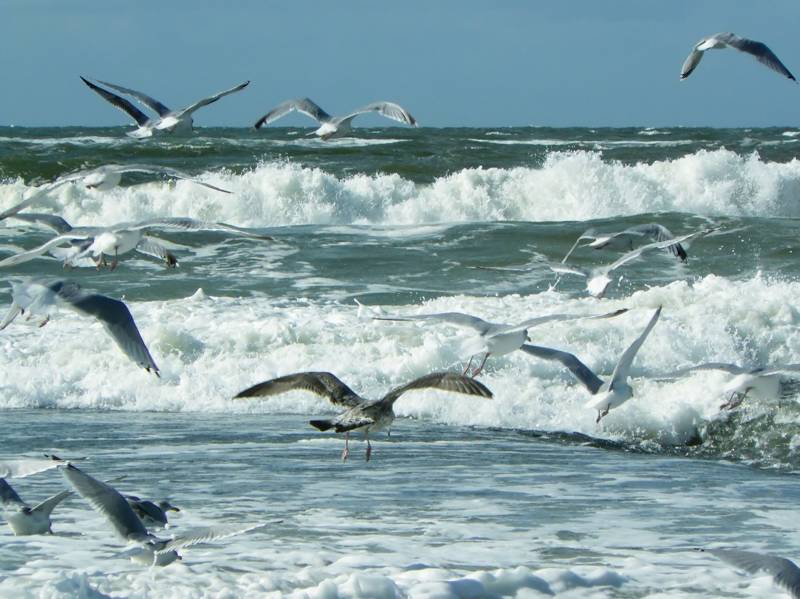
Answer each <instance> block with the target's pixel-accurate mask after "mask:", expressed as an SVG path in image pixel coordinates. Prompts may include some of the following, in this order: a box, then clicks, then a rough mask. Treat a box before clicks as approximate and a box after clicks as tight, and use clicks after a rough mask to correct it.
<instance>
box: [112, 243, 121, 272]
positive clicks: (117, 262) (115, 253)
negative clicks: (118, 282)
mask: <svg viewBox="0 0 800 599" xmlns="http://www.w3.org/2000/svg"><path fill="white" fill-rule="evenodd" d="M117 249H118V248H114V261H113V262H111V270H112V271H113V270H114V269H115V268H116V267H117V264H119V261H118V260H117Z"/></svg>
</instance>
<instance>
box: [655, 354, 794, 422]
mask: <svg viewBox="0 0 800 599" xmlns="http://www.w3.org/2000/svg"><path fill="white" fill-rule="evenodd" d="M698 370H721V371H723V372H727V373H729V374H732V375H734V376H733V378H731V380H730V381H728V383H727V384H726V385H725V387H724V388H723V393H725V394H726V395H727V394H728V393H730V397H728V400H727V401H726V402H725V403H723V404H722V405H721V406H720V409H721V410H732V409H734V408H737V407H738V406H739V405H740V404H741V403H742V402H743V401H744V400H745V398H746V397H747V395H748V394H749V393H750V392H753V394H754V395H757V396H758V397H762V398H764V399H776V398H778V397H780V396H781V392H782V382H783V380H784V379H785V378H787V377H792V376H794V377H800V364H785V365H783V366H766V367H759V368H748V367H745V366H739V365H738V364H728V363H726V362H707V363H705V364H698V365H696V366H689V367H688V368H682V369H681V370H678V371H676V372H673V373H671V374H670V375H667V377H665V378H676V377H679V376H684V375H688V374H691V373H693V372H696V371H698Z"/></svg>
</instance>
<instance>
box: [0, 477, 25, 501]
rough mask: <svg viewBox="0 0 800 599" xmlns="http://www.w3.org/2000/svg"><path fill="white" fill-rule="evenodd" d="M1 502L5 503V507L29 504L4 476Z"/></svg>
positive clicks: (0, 481)
mask: <svg viewBox="0 0 800 599" xmlns="http://www.w3.org/2000/svg"><path fill="white" fill-rule="evenodd" d="M0 502H2V503H3V507H5V508H9V507H11V506H25V505H27V504H26V503H25V502H24V501H22V498H21V497H20V496H19V495H17V492H16V491H15V490H14V488H13V487H12V486H11V485H9V484H8V483H7V482H6V480H5V479H4V478H0Z"/></svg>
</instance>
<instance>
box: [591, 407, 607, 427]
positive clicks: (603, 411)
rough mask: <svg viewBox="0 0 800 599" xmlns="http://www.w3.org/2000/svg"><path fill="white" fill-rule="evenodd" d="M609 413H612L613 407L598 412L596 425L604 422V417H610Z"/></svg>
mask: <svg viewBox="0 0 800 599" xmlns="http://www.w3.org/2000/svg"><path fill="white" fill-rule="evenodd" d="M609 411H611V406H606V409H605V410H598V411H597V420H595V421H594V422H595V424H597V423H598V422H600V420H602V419H603V417H605V416H608V413H609Z"/></svg>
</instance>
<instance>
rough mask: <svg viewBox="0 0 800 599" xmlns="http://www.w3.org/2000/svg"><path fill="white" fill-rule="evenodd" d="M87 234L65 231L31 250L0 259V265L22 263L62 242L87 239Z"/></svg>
mask: <svg viewBox="0 0 800 599" xmlns="http://www.w3.org/2000/svg"><path fill="white" fill-rule="evenodd" d="M89 237H90V236H89V235H76V234H74V233H66V234H64V235H59V236H57V237H54V238H53V239H51V240H50V241H48V242H46V243H43V244H42V245H40V246H39V247H36V248H33V249H32V250H28V251H27V252H21V253H19V254H14V255H13V256H9V257H8V258H5V259H3V260H0V267H2V266H15V265H17V264H22V263H23V262H28V261H30V260H33V259H34V258H36V257H38V256H41V255H43V254H46V253H47V252H48V250H50V249H51V248H54V247H56V246H59V245H61V244H63V243H67V242H69V241H74V240H76V239H89Z"/></svg>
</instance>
